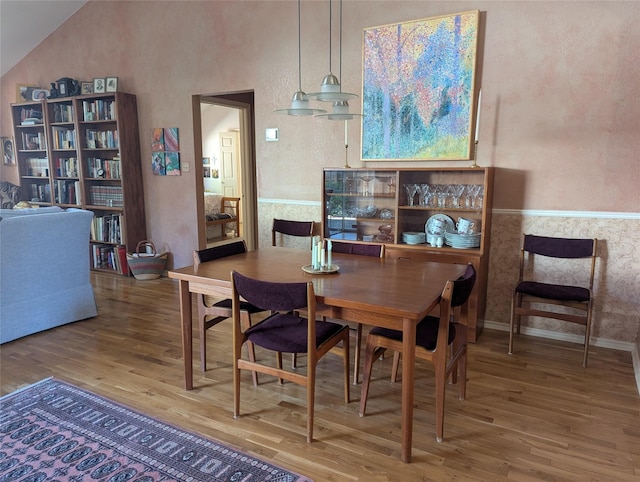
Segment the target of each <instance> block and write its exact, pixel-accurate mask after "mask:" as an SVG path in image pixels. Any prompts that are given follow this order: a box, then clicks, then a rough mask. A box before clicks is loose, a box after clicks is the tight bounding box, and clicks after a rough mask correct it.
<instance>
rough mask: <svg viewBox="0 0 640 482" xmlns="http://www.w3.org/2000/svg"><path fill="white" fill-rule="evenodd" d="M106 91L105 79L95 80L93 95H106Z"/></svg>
mask: <svg viewBox="0 0 640 482" xmlns="http://www.w3.org/2000/svg"><path fill="white" fill-rule="evenodd" d="M105 89H106V82H105V79H104V78H99V79H93V93H94V94H104V93H105Z"/></svg>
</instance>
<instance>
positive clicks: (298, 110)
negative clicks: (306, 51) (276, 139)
mask: <svg viewBox="0 0 640 482" xmlns="http://www.w3.org/2000/svg"><path fill="white" fill-rule="evenodd" d="M300 50H301V49H300V0H298V91H297V92H296V93H295V94H293V97H292V98H291V104H290V106H289V108H288V109H278V110H276V113H278V114H285V115H292V116H305V115H314V114H324V113H325V112H327V111H326V110H324V109H314V108H312V107H311V106H310V105H309V96H308V95H307V94H305V93H304V92H303V90H302V67H301V65H302V61H301V53H300Z"/></svg>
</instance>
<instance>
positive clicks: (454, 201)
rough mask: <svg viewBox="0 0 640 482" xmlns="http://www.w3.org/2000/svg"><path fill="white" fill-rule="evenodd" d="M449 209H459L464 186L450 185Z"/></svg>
mask: <svg viewBox="0 0 640 482" xmlns="http://www.w3.org/2000/svg"><path fill="white" fill-rule="evenodd" d="M450 187H451V207H453V208H461V207H462V206H461V205H460V198H461V197H462V193H463V192H464V184H452V185H451V186H450Z"/></svg>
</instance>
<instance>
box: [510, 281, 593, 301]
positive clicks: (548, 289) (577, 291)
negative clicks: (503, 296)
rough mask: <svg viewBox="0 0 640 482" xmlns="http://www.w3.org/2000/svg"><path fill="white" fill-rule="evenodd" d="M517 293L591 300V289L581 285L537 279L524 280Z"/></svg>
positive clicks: (551, 297) (517, 287)
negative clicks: (566, 284)
mask: <svg viewBox="0 0 640 482" xmlns="http://www.w3.org/2000/svg"><path fill="white" fill-rule="evenodd" d="M516 293H522V294H523V295H531V296H536V297H538V298H547V299H549V300H560V301H589V290H588V289H587V288H581V287H579V286H564V285H554V284H548V283H538V282H535V281H522V282H520V283H519V284H518V286H516Z"/></svg>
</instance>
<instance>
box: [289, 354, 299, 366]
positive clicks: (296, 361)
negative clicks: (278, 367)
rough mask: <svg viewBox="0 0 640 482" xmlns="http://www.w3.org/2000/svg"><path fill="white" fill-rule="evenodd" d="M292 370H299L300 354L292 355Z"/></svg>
mask: <svg viewBox="0 0 640 482" xmlns="http://www.w3.org/2000/svg"><path fill="white" fill-rule="evenodd" d="M291 368H294V369H295V368H298V354H297V353H292V354H291Z"/></svg>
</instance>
